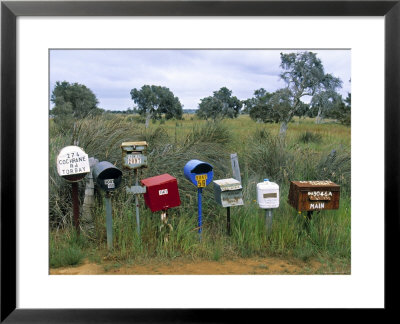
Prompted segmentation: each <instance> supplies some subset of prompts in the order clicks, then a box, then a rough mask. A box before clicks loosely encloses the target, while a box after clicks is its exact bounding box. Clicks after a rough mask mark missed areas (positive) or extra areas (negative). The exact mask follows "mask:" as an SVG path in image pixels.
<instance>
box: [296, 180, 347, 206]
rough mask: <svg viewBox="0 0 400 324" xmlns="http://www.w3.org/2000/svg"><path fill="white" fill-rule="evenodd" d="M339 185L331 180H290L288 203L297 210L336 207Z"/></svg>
mask: <svg viewBox="0 0 400 324" xmlns="http://www.w3.org/2000/svg"><path fill="white" fill-rule="evenodd" d="M339 200H340V186H339V185H337V184H336V183H333V182H332V181H291V182H290V189H289V204H290V205H291V206H292V207H293V208H295V209H296V210H297V211H314V210H329V209H338V208H339Z"/></svg>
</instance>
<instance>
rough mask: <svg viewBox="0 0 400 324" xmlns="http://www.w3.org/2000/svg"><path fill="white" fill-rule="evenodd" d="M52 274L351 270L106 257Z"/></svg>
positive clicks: (270, 261)
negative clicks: (127, 261)
mask: <svg viewBox="0 0 400 324" xmlns="http://www.w3.org/2000/svg"><path fill="white" fill-rule="evenodd" d="M50 274H51V275H96V274H99V275H104V274H110V275H118V274H120V275H128V274H132V275H134V274H141V275H142V274H148V275H163V274H164V275H173V274H176V275H190V274H191V275H218V274H225V275H246V274H248V275H258V274H260V275H262V274H274V275H276V274H283V275H287V274H350V268H349V267H348V268H347V267H344V268H342V267H335V271H332V270H331V269H328V267H327V266H326V265H324V264H322V263H320V262H318V261H316V260H310V261H308V262H303V261H301V260H297V259H280V258H271V257H268V258H248V259H247V258H246V259H245V258H238V259H234V260H220V261H203V260H194V261H192V260H182V259H179V260H178V259H175V260H172V261H164V262H161V261H158V262H156V261H149V262H146V263H133V264H121V263H118V262H113V261H103V262H102V263H101V264H97V263H92V262H89V261H88V260H85V261H84V263H83V264H81V265H79V266H75V267H65V268H57V269H50Z"/></svg>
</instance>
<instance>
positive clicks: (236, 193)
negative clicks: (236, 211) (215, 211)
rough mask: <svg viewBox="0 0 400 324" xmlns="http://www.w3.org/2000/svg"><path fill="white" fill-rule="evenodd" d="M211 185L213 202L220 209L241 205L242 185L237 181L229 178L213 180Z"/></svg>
mask: <svg viewBox="0 0 400 324" xmlns="http://www.w3.org/2000/svg"><path fill="white" fill-rule="evenodd" d="M213 183H214V197H215V201H216V202H217V203H218V204H220V205H221V206H222V207H231V206H242V205H243V192H242V185H241V184H240V182H239V181H238V180H236V179H233V178H229V179H222V180H215V181H213Z"/></svg>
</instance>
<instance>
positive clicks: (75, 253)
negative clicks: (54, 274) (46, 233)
mask: <svg viewBox="0 0 400 324" xmlns="http://www.w3.org/2000/svg"><path fill="white" fill-rule="evenodd" d="M84 248H85V241H84V238H82V237H79V236H77V234H76V232H75V231H74V230H70V231H64V232H63V233H57V232H56V233H52V234H51V235H50V247H49V258H50V260H49V264H50V267H51V268H59V267H65V266H74V265H79V264H81V263H82V261H83V258H84V257H85V252H84Z"/></svg>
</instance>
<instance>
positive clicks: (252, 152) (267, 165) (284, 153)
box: [246, 128, 293, 181]
mask: <svg viewBox="0 0 400 324" xmlns="http://www.w3.org/2000/svg"><path fill="white" fill-rule="evenodd" d="M247 145H248V147H249V151H248V152H247V154H246V158H247V161H248V167H249V169H250V170H251V171H252V172H253V173H255V174H257V175H260V178H264V177H269V178H271V179H274V180H276V181H283V180H284V179H285V178H288V174H287V172H288V170H289V169H290V165H291V163H292V160H293V156H292V155H291V154H290V152H289V151H288V150H287V148H286V143H285V141H284V140H282V139H281V138H280V137H278V136H276V134H272V133H271V132H270V131H269V130H267V129H265V128H262V129H257V130H256V131H255V132H254V133H253V135H252V136H250V138H249V140H248V144H247Z"/></svg>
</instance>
